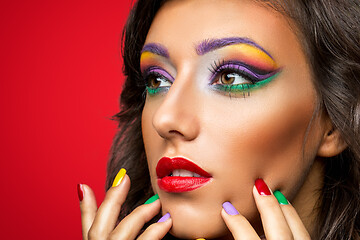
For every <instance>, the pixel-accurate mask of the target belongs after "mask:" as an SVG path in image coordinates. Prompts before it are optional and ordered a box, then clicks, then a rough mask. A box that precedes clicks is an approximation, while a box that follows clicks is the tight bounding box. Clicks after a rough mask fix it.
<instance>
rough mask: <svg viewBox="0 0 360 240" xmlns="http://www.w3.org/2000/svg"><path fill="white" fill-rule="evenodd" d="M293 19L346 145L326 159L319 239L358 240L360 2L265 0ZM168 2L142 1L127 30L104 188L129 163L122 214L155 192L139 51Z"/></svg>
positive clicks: (324, 107) (321, 95)
mask: <svg viewBox="0 0 360 240" xmlns="http://www.w3.org/2000/svg"><path fill="white" fill-rule="evenodd" d="M258 1H259V2H266V3H268V4H269V5H270V6H271V7H273V8H274V9H276V10H277V11H279V12H281V13H282V14H284V15H286V16H287V17H289V18H290V19H291V20H292V22H293V23H295V28H294V29H296V31H297V34H298V37H299V39H300V41H301V43H302V45H303V48H304V51H305V53H306V54H307V57H308V60H309V63H310V66H311V68H312V72H313V76H314V85H315V88H316V90H317V94H318V98H319V105H320V106H319V107H320V109H321V110H322V111H324V112H326V113H327V114H328V115H329V117H330V119H331V121H332V123H333V125H334V127H335V128H336V129H338V130H339V131H340V133H341V135H342V137H343V139H344V140H345V141H346V143H347V144H348V147H347V149H346V150H345V151H343V152H342V153H341V154H339V155H338V156H335V157H332V158H327V159H324V163H325V176H324V186H323V188H322V189H321V191H322V193H321V196H322V197H321V199H319V201H318V207H319V216H318V219H317V225H316V232H315V234H316V236H315V238H316V239H321V240H334V239H341V240H345V239H347V240H350V239H360V235H359V234H360V217H359V210H360V185H359V184H360V126H359V123H360V1H358V0H297V1H260V0H258ZM164 2H166V0H139V1H138V2H137V3H136V4H135V5H134V8H133V9H132V11H131V13H130V15H129V18H128V21H127V25H126V27H125V29H124V32H123V49H122V50H123V51H122V53H123V58H124V69H123V71H124V74H125V76H126V77H127V78H126V81H125V84H124V88H123V91H122V94H121V98H120V108H121V111H120V112H119V113H118V114H116V115H115V116H114V119H115V120H117V121H118V123H119V131H118V133H117V134H116V136H115V139H114V142H113V146H112V148H111V153H110V159H109V162H108V167H107V173H108V174H107V179H106V189H108V188H110V186H111V184H112V180H113V179H114V177H115V175H116V174H117V172H118V171H119V169H120V168H122V167H123V168H126V169H127V171H128V175H129V176H130V178H131V182H132V184H131V189H130V192H129V195H128V197H127V200H126V202H125V204H124V205H123V208H122V212H121V214H120V219H121V218H123V217H124V216H126V215H127V214H129V213H130V212H131V211H132V210H133V209H134V208H136V207H137V206H138V205H140V204H143V203H144V201H145V200H146V199H147V198H149V197H150V196H151V195H152V194H153V192H152V189H151V184H150V177H149V170H148V167H147V162H146V156H145V150H144V145H143V139H142V132H141V113H142V109H143V106H144V102H145V95H144V93H145V86H141V85H138V84H137V83H138V82H141V80H142V76H141V72H140V60H139V59H140V52H141V49H142V47H143V44H144V42H145V39H146V35H147V33H148V30H149V28H150V25H151V23H152V21H153V19H154V17H155V14H156V12H157V11H158V10H159V9H160V7H161V6H162V4H164Z"/></svg>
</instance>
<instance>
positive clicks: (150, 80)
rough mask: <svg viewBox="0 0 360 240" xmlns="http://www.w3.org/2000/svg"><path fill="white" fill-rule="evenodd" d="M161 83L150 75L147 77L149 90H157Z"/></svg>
mask: <svg viewBox="0 0 360 240" xmlns="http://www.w3.org/2000/svg"><path fill="white" fill-rule="evenodd" d="M160 83H161V81H159V80H158V77H157V76H155V75H150V76H149V77H148V87H150V88H158V87H159V86H160Z"/></svg>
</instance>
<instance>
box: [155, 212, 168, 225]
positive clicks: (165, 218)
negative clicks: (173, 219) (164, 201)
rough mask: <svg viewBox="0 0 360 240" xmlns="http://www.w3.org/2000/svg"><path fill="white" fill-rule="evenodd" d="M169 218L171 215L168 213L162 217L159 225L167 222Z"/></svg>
mask: <svg viewBox="0 0 360 240" xmlns="http://www.w3.org/2000/svg"><path fill="white" fill-rule="evenodd" d="M169 218H170V213H167V214H165V215H164V216H162V217H161V218H160V219H159V221H158V223H159V222H165V221H166V220H168V219H169Z"/></svg>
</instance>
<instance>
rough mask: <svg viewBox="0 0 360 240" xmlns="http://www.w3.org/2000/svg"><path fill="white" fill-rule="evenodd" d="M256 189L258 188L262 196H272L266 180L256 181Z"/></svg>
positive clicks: (259, 179)
mask: <svg viewBox="0 0 360 240" xmlns="http://www.w3.org/2000/svg"><path fill="white" fill-rule="evenodd" d="M255 187H256V189H257V191H258V193H259V194H260V195H261V196H269V195H271V192H270V189H269V187H268V186H267V185H266V183H265V182H264V180H262V179H261V178H258V179H256V181H255Z"/></svg>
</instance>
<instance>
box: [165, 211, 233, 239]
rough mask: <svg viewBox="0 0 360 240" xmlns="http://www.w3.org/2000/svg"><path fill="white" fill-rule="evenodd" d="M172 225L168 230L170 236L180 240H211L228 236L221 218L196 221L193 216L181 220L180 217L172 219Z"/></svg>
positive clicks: (215, 217)
mask: <svg viewBox="0 0 360 240" xmlns="http://www.w3.org/2000/svg"><path fill="white" fill-rule="evenodd" d="M172 220H173V225H172V228H171V230H170V233H171V235H173V236H175V237H177V238H180V239H197V238H205V239H213V238H219V237H223V236H226V235H228V234H229V231H228V230H227V227H226V225H225V223H224V222H223V220H222V218H221V216H220V215H219V216H214V217H211V218H210V217H209V218H207V219H206V220H204V219H202V218H201V219H198V217H196V216H194V217H192V219H189V218H188V217H187V218H186V219H183V217H182V216H176V215H175V216H174V217H172Z"/></svg>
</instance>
